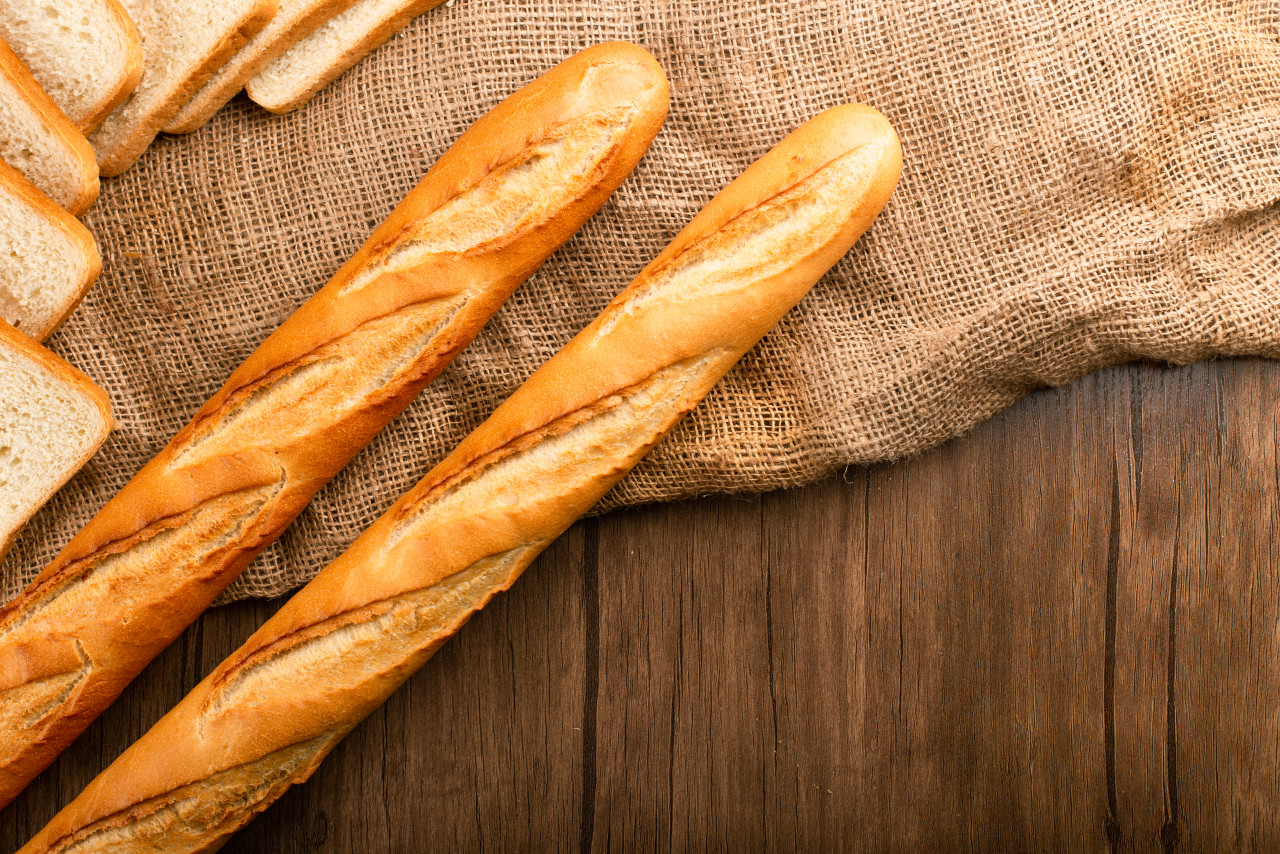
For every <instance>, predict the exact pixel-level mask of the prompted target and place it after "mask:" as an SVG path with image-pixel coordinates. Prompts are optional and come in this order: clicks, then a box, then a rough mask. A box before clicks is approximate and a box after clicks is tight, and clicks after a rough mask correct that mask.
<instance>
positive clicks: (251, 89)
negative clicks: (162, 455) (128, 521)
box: [0, 0, 443, 558]
mask: <svg viewBox="0 0 1280 854" xmlns="http://www.w3.org/2000/svg"><path fill="white" fill-rule="evenodd" d="M441 2H443V0H0V558H2V557H3V554H4V552H5V551H6V550H7V548H8V546H9V545H10V544H11V543H12V541H13V539H14V537H15V536H16V534H17V532H18V531H19V530H20V529H21V527H22V526H23V525H24V524H25V523H26V521H27V520H28V519H29V518H30V517H31V516H32V515H34V513H35V511H36V510H37V509H39V507H40V506H41V505H42V504H43V503H44V502H45V501H46V500H48V498H49V497H50V495H52V494H53V492H55V491H56V490H57V489H58V488H59V487H61V486H62V484H63V483H65V482H66V481H67V480H68V479H69V478H70V477H71V475H73V474H74V473H75V472H76V470H77V469H79V468H80V466H82V465H83V464H84V462H85V461H86V460H87V459H88V458H89V457H90V456H92V454H93V453H94V451H96V450H97V448H98V446H99V445H101V443H102V442H103V440H104V439H105V438H106V435H107V433H108V431H109V430H110V425H111V416H110V411H109V408H108V407H107V398H106V395H105V394H104V393H103V392H102V391H101V389H99V388H97V387H96V386H94V385H93V384H92V383H91V382H90V381H89V380H88V378H86V377H85V376H84V375H82V374H80V373H78V372H77V371H76V370H75V369H74V368H72V367H71V366H70V365H67V364H66V363H65V362H62V361H61V360H60V359H58V358H57V357H56V356H54V355H53V354H51V353H49V352H48V351H47V350H45V349H44V348H43V347H41V346H40V344H39V343H38V342H41V341H43V340H44V339H45V338H46V337H48V336H49V335H50V334H51V333H52V332H53V331H54V330H55V329H56V328H57V327H58V326H59V325H60V324H61V323H62V321H63V320H65V319H66V318H67V317H68V316H69V315H70V314H71V312H72V311H74V310H75V307H76V305H77V304H78V303H79V302H80V299H81V298H82V297H83V296H84V295H85V293H86V292H87V291H88V290H89V288H90V286H91V285H92V284H93V282H94V280H95V279H96V278H97V275H98V271H99V268H100V266H101V258H100V257H99V254H98V249H97V245H96V244H95V242H94V239H93V237H92V236H91V235H90V233H89V231H88V230H87V229H86V228H85V226H84V225H82V224H81V223H80V221H79V219H77V218H78V217H80V216H82V215H83V214H84V213H85V212H86V211H88V210H89V208H90V207H91V206H92V205H93V203H94V201H95V200H96V199H97V197H98V179H99V175H102V176H108V177H109V176H114V175H119V174H120V173H122V172H124V171H125V170H127V169H128V168H129V167H130V166H132V165H133V164H134V163H135V162H136V161H137V159H138V158H139V157H140V156H141V155H142V153H143V152H144V151H145V150H146V149H147V147H148V146H149V145H150V144H151V142H152V141H153V140H154V139H155V138H156V136H157V135H158V134H159V133H160V132H161V131H167V132H170V133H189V132H191V131H194V130H196V129H197V128H199V127H201V126H202V125H203V124H204V123H205V122H207V121H208V120H209V119H210V118H211V117H212V116H213V115H214V114H215V113H216V112H218V110H219V109H221V108H222V106H223V105H224V104H226V103H227V101H229V100H230V99H231V98H233V97H234V96H235V95H236V94H237V93H238V92H240V91H241V90H242V89H243V90H247V92H248V94H249V96H250V97H251V98H252V99H253V100H254V101H256V102H257V103H259V104H261V105H262V106H263V107H265V108H266V109H268V110H271V111H272V112H277V113H283V112H288V111H290V110H293V109H296V108H297V107H299V106H301V105H302V104H304V103H306V102H307V101H308V100H310V99H311V97H312V96H313V95H315V93H316V92H318V91H319V90H320V89H322V88H323V87H324V86H326V85H327V84H328V83H329V82H331V81H332V80H334V79H335V78H337V77H338V76H339V75H341V74H342V73H343V72H345V71H346V70H347V69H348V68H350V67H351V66H352V65H354V64H355V63H356V62H358V61H359V60H360V59H361V58H363V57H364V56H365V55H366V54H368V53H369V52H370V51H372V50H373V49H375V48H376V47H378V46H379V45H380V44H382V43H383V42H384V41H386V40H387V39H388V38H390V37H391V36H392V35H393V34H395V33H396V32H397V31H399V30H400V29H401V28H403V27H404V26H405V25H406V24H407V23H409V21H411V20H412V19H413V18H414V17H415V16H417V15H419V14H421V13H423V12H425V11H427V10H429V9H431V8H433V7H435V6H437V5H439V4H440V3H441ZM51 434H57V436H58V437H59V438H60V439H61V440H65V441H60V442H49V441H45V439H46V438H47V437H48V436H49V435H51ZM37 439H38V441H37Z"/></svg>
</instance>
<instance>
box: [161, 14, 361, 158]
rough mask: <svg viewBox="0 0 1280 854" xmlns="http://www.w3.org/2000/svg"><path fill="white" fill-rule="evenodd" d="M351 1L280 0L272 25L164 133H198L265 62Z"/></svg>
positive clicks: (198, 94)
mask: <svg viewBox="0 0 1280 854" xmlns="http://www.w3.org/2000/svg"><path fill="white" fill-rule="evenodd" d="M353 2H355V0H280V11H279V12H277V13H276V16H275V17H274V18H273V19H272V20H271V23H270V24H267V26H266V28H265V29H263V31H262V32H260V33H258V34H257V35H256V36H254V37H253V38H251V39H250V40H249V43H248V44H246V45H245V46H244V47H242V48H241V49H240V52H239V53H237V54H236V55H235V56H233V57H231V59H230V61H228V62H227V64H226V65H224V66H222V68H220V69H218V73H217V74H214V75H213V77H211V78H209V82H208V83H206V84H204V86H203V87H202V88H201V89H200V91H199V92H197V93H196V94H195V97H194V98H192V99H191V100H190V101H188V102H187V105H186V106H185V107H183V108H182V109H181V110H180V111H178V115H176V116H174V117H173V121H171V122H169V124H168V125H166V126H165V131H166V132H167V133H191V132H192V131H195V130H198V129H199V128H200V127H202V126H203V125H204V123H205V122H207V121H209V119H211V118H213V115H214V113H216V112H218V110H221V109H222V107H223V106H224V105H225V104H226V103H227V102H228V101H230V100H231V99H232V98H234V97H235V96H236V93H237V92H239V91H240V90H241V89H243V88H244V84H245V83H248V82H249V78H251V77H253V75H255V74H257V73H258V72H259V71H261V70H262V69H263V67H264V66H266V64H267V63H268V62H270V61H271V60H273V59H275V58H276V57H277V56H279V55H280V54H281V53H283V52H284V51H285V50H286V49H288V48H289V47H292V46H293V45H294V44H296V43H297V42H298V41H299V40H300V39H303V38H306V37H307V36H309V35H311V33H313V32H315V30H316V28H317V27H319V26H320V25H321V24H323V23H324V22H325V21H328V20H329V19H330V18H332V17H333V16H334V15H337V14H339V13H340V12H343V11H345V10H346V9H347V8H349V7H350V6H351V4H352V3H353Z"/></svg>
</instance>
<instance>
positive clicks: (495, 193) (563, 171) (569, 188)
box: [340, 107, 636, 297]
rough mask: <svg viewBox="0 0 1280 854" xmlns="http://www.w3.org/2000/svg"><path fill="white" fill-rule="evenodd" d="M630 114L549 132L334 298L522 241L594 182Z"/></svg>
mask: <svg viewBox="0 0 1280 854" xmlns="http://www.w3.org/2000/svg"><path fill="white" fill-rule="evenodd" d="M635 116H636V111H635V109H634V108H633V107H614V108H612V109H609V110H602V111H597V112H595V113H590V114H587V115H585V116H582V117H580V118H578V119H576V120H573V121H569V122H564V123H562V124H560V125H557V126H555V127H553V128H551V130H550V131H549V132H548V133H547V135H546V136H544V137H543V138H541V139H539V140H535V141H534V142H531V143H530V144H529V145H528V146H527V147H526V148H525V149H524V150H523V151H522V152H521V153H520V155H519V156H517V157H516V158H515V159H513V160H511V161H508V162H506V163H502V164H499V165H497V166H495V167H494V168H493V169H492V170H491V171H489V173H488V174H486V175H485V176H484V177H483V178H482V179H481V180H480V181H479V182H477V183H476V184H475V185H473V186H471V187H468V188H467V189H466V190H464V191H463V192H461V193H459V194H458V195H456V196H453V197H452V198H450V199H449V200H448V201H446V202H445V203H444V204H442V205H440V207H438V208H436V209H435V210H434V211H432V212H431V213H430V214H428V215H426V216H424V217H421V218H419V219H418V220H417V221H416V222H415V223H414V224H413V225H412V226H410V227H409V228H408V229H406V230H405V231H404V232H402V233H400V234H399V235H397V236H396V238H395V240H394V241H393V242H391V243H389V244H387V245H386V246H384V247H382V248H380V249H379V250H378V252H377V254H376V255H375V256H374V258H373V259H372V260H371V261H370V262H369V264H368V265H367V266H366V267H364V268H363V269H362V270H361V271H360V273H359V274H358V275H356V276H354V277H353V278H352V279H351V281H350V282H348V283H347V284H346V286H344V287H343V289H342V291H341V292H340V296H342V297H345V296H347V295H348V294H350V293H353V292H355V291H359V290H361V289H363V288H365V287H367V286H368V285H370V284H372V283H373V282H376V281H377V280H378V279H380V278H382V277H383V276H387V275H394V274H396V273H401V272H404V271H407V270H411V269H413V268H414V267H417V266H420V265H422V264H424V263H426V262H428V261H430V260H431V259H432V258H433V257H435V256H439V255H461V254H464V253H480V252H485V251H489V250H492V249H493V248H496V247H499V246H506V245H509V244H510V243H512V242H514V241H516V240H518V239H520V238H521V237H522V236H523V235H525V234H527V233H528V232H529V231H530V230H531V229H534V228H537V227H538V225H540V224H541V223H543V222H545V221H547V220H548V219H549V218H551V217H552V216H554V215H555V214H556V213H557V212H558V211H559V210H561V209H563V208H564V206H565V205H566V204H568V203H570V202H572V201H575V200H577V199H579V198H582V197H583V196H584V195H586V194H587V193H588V192H589V191H590V190H591V189H592V188H593V187H595V186H596V185H597V184H598V183H599V180H600V175H601V173H602V172H603V171H604V170H605V169H606V168H607V167H608V165H609V162H610V160H611V158H612V156H613V155H614V154H615V153H616V152H617V150H618V147H619V145H621V143H622V142H623V141H624V140H625V139H626V138H627V137H628V135H629V133H630V130H631V126H632V124H633V123H634V120H635ZM549 187H550V188H555V189H554V191H549V190H548V188H549Z"/></svg>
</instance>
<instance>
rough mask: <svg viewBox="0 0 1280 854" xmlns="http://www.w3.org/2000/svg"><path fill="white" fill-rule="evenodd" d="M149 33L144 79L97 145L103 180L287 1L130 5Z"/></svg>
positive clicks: (141, 1)
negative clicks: (282, 2)
mask: <svg viewBox="0 0 1280 854" xmlns="http://www.w3.org/2000/svg"><path fill="white" fill-rule="evenodd" d="M124 5H125V8H126V9H127V10H128V12H129V15H130V16H131V17H132V18H133V21H134V23H135V24H137V25H138V32H139V33H140V34H141V36H142V55H143V63H142V80H141V82H140V83H138V88H137V89H136V90H135V91H134V93H133V95H132V96H131V97H130V98H129V99H128V100H127V101H125V102H124V103H123V104H121V105H120V106H119V107H117V108H116V109H115V111H114V112H112V113H111V115H109V116H107V118H106V119H105V120H104V121H103V122H102V124H101V125H100V126H99V127H98V129H97V130H96V131H94V133H93V135H92V136H90V137H89V141H90V142H92V143H93V147H94V149H95V150H96V151H97V152H98V166H99V167H100V168H101V169H102V174H103V175H108V176H110V175H119V174H120V173H121V172H124V171H125V170H126V169H128V168H129V167H130V166H132V165H133V164H134V162H135V161H136V160H137V159H138V158H139V157H140V156H141V155H142V152H144V151H146V150H147V146H149V145H150V144H151V141H152V140H154V139H155V138H156V134H158V133H159V132H160V130H161V129H162V128H163V127H164V126H165V125H167V124H168V123H169V122H170V120H172V119H173V117H174V116H175V115H177V113H178V110H180V109H182V107H183V105H184V104H186V103H187V101H189V100H191V96H192V95H194V94H195V93H196V91H197V90H198V89H199V88H200V87H201V86H203V85H204V84H205V82H206V81H207V80H208V79H209V78H210V77H211V76H212V75H213V73H214V72H215V71H217V70H218V69H219V68H221V67H222V65H223V63H225V62H226V61H227V60H228V59H230V58H231V57H232V56H233V55H234V54H235V52H236V51H238V50H239V49H240V48H241V47H243V46H244V43H245V42H247V41H248V40H249V39H250V38H252V37H253V36H255V35H257V34H258V32H260V31H261V30H262V28H263V27H265V26H266V25H267V23H268V22H270V20H271V19H272V18H273V17H274V16H275V14H276V10H277V9H278V8H279V6H280V2H279V0H124Z"/></svg>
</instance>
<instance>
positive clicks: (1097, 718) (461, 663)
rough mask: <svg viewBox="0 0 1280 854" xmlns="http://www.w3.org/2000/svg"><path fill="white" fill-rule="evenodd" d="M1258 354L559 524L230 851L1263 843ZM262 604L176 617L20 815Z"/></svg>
mask: <svg viewBox="0 0 1280 854" xmlns="http://www.w3.org/2000/svg"><path fill="white" fill-rule="evenodd" d="M1277 399H1280V366H1277V365H1273V364H1269V363H1263V362H1254V361H1243V362H1219V363H1213V364H1208V365H1196V366H1192V367H1189V368H1179V369H1167V368H1159V367H1154V366H1126V367H1121V368H1117V369H1113V370H1110V371H1106V372H1104V373H1102V374H1099V375H1095V376H1093V377H1088V378H1086V379H1084V380H1082V381H1080V382H1078V383H1075V384H1073V385H1071V386H1068V387H1066V388H1063V389H1057V390H1046V391H1042V392H1039V393H1036V394H1034V395H1032V396H1031V397H1030V398H1028V399H1027V400H1024V401H1023V402H1022V403H1021V404H1019V405H1018V406H1016V407H1014V408H1013V409H1011V410H1010V411H1008V412H1005V413H1004V414H1003V415H1001V416H999V417H997V418H996V419H994V420H993V421H991V422H989V423H987V424H986V425H984V426H983V427H981V428H979V429H978V430H977V431H976V432H974V433H973V434H971V435H969V436H967V437H964V438H962V439H959V440H957V441H953V442H951V443H950V444H948V445H946V446H945V447H942V448H940V449H938V450H935V451H933V452H931V453H928V454H925V455H923V456H921V457H919V458H918V459H914V460H910V461H907V462H903V463H899V464H896V465H885V466H877V467H874V468H871V469H865V470H864V469H856V470H850V471H848V472H846V473H844V475H843V476H842V477H836V478H832V479H831V480H828V481H826V482H824V483H820V484H817V485H814V486H812V487H809V488H806V489H802V490H797V491H794V492H790V493H779V494H773V495H766V496H763V497H760V498H752V499H732V498H715V499H707V500H703V501H698V502H691V503H685V504H680V505H674V506H665V507H652V508H646V509H641V510H638V511H629V512H623V513H617V514H614V515H611V516H607V517H605V518H601V519H598V520H593V521H587V522H584V523H580V524H579V525H577V526H576V527H575V528H573V529H572V531H571V532H570V533H569V534H567V535H566V536H565V537H564V538H563V539H562V540H561V541H560V542H559V543H557V544H556V545H555V546H554V547H553V548H552V549H551V550H550V551H549V552H548V553H547V554H545V555H544V556H543V557H542V559H540V560H539V561H538V563H537V564H535V565H534V567H533V568H531V569H530V570H529V572H528V573H527V574H526V576H525V578H524V579H522V580H521V581H520V583H519V584H518V585H517V586H516V588H515V589H514V590H513V591H512V592H511V593H509V594H507V595H506V596H505V597H503V598H502V599H500V600H499V601H498V602H496V603H495V604H494V605H493V606H492V607H490V608H489V609H488V610H486V611H485V612H483V613H482V614H480V615H479V616H478V617H476V618H475V619H474V620H472V622H471V624H470V625H469V626H467V627H466V628H465V629H464V630H463V631H462V632H461V633H460V635H459V636H458V637H457V638H456V639H454V640H453V641H452V642H450V643H449V644H448V645H447V646H446V647H445V648H444V650H443V651H441V652H440V653H439V654H438V655H437V656H436V658H435V659H433V660H432V661H431V662H430V663H429V664H428V665H427V667H426V668H425V669H424V670H423V671H422V672H421V673H419V674H418V675H417V676H416V677H415V678H414V679H412V680H411V681H410V683H409V684H408V685H407V686H406V687H405V688H404V689H402V690H401V691H400V693H399V694H397V695H396V696H395V697H394V698H393V699H392V701H391V702H390V703H389V704H388V705H387V706H386V707H385V708H384V709H382V710H380V711H378V712H377V713H375V714H374V715H373V716H372V717H371V718H370V719H369V720H368V721H366V722H365V724H364V725H362V726H361V727H360V728H359V729H358V730H357V731H356V732H355V733H353V734H352V736H351V737H350V738H349V739H348V740H347V741H346V742H345V743H344V744H343V745H342V746H341V747H339V749H338V750H337V751H336V752H335V753H334V755H333V756H332V757H330V759H329V760H328V761H327V762H326V763H325V765H324V766H323V767H322V768H321V769H320V771H319V772H318V773H317V774H316V776H315V778H313V780H312V781H311V782H310V783H309V784H307V785H305V786H302V787H299V788H296V789H294V790H293V791H292V792H291V793H289V794H288V795H287V796H286V797H285V798H284V799H283V800H282V801H281V802H280V803H279V804H277V805H276V806H275V807H273V808H272V809H271V810H270V811H269V812H268V813H267V814H266V815H264V816H263V817H262V818H260V819H259V820H258V821H257V822H255V823H254V824H253V825H251V826H250V827H249V828H248V829H247V830H245V831H244V832H242V833H241V834H240V835H239V836H238V837H236V838H235V839H234V840H233V841H232V842H231V843H230V844H229V845H228V846H227V847H226V849H224V850H225V851H227V852H236V854H244V852H268V851H270V852H277V851H279V852H384V851H394V852H426V851H458V850H468V851H470V850H481V849H483V850H486V851H524V850H578V849H580V850H583V851H586V850H593V851H604V850H616V851H624V850H627V851H632V850H641V851H648V850H704V849H712V850H737V851H744V850H762V849H767V850H775V851H831V850H850V851H921V850H948V851H1011V850H1012V851H1017V850H1066V849H1071V850H1085V851H1102V852H1107V851H1157V852H1161V851H1180V852H1201V851H1204V852H1209V851H1225V850H1259V851H1267V850H1271V851H1274V850H1280V799H1278V797H1277V796H1278V794H1280V761H1278V757H1280V715H1278V710H1280V703H1278V702H1277V701H1278V700H1280V657H1278V655H1277V651H1278V650H1277V646H1278V645H1280V578H1277V572H1278V570H1280V530H1277V523H1278V521H1280V520H1278V519H1277V496H1278V495H1280V461H1278V460H1277V449H1278V448H1280V409H1278V408H1277V406H1276V401H1277ZM278 605H279V603H249V604H240V605H236V606H232V607H229V608H224V609H219V610H215V611H213V612H211V613H209V614H207V615H205V617H204V618H203V619H202V620H201V621H200V622H199V623H197V624H196V625H195V626H193V627H192V629H191V630H189V631H188V632H187V633H186V634H185V635H183V637H182V639H181V640H180V641H179V642H178V643H176V644H175V645H174V646H173V647H172V648H171V649H170V650H169V651H168V652H167V653H166V654H165V655H164V656H163V657H162V658H160V659H159V660H158V661H157V662H155V663H154V664H153V665H152V667H151V668H150V669H149V670H148V671H147V672H146V673H145V674H144V675H143V676H142V677H141V678H140V679H139V680H138V682H137V683H135V684H134V685H133V686H132V687H131V688H130V689H129V691H128V693H127V694H126V695H125V696H124V698H122V700H121V701H120V702H119V703H117V704H116V706H115V707H113V708H112V709H111V710H110V711H109V712H108V713H107V715H106V716H105V717H104V718H103V719H102V720H100V721H99V722H98V723H97V724H95V725H94V726H93V728H92V729H90V730H89V732H88V733H86V734H85V736H84V737H82V738H81V739H80V741H79V742H78V743H77V744H76V745H75V746H74V747H73V749H72V750H70V751H69V752H68V753H67V754H65V755H64V756H63V757H62V759H61V760H60V761H59V762H58V763H57V764H56V765H55V766H54V767H53V768H51V769H50V770H49V771H48V772H46V773H45V774H44V775H43V776H42V777H41V778H40V779H39V780H38V781H37V782H36V783H35V784H34V785H32V786H31V787H30V789H29V790H28V791H27V792H26V793H25V794H24V795H23V796H22V798H21V799H20V800H19V801H17V802H16V803H15V804H14V805H13V806H11V807H10V808H9V809H7V810H5V811H4V812H3V813H0V850H3V851H9V850H13V849H14V848H16V847H17V846H18V845H20V844H21V843H22V842H23V841H25V839H26V838H27V837H28V836H29V835H30V834H32V833H34V832H35V831H36V830H37V829H38V828H39V826H40V825H41V824H42V823H43V822H44V821H45V820H47V819H48V818H49V817H50V816H52V815H53V813H54V812H55V811H56V810H57V808H58V807H59V806H60V805H61V804H63V803H64V802H66V801H67V800H69V799H70V798H71V797H72V796H74V795H75V793H76V792H78V791H79V789H80V788H81V787H82V786H83V785H84V784H85V783H87V782H88V781H89V779H91V777H92V776H93V775H94V774H95V773H96V772H97V771H98V770H100V769H101V768H102V767H103V766H104V765H105V764H106V763H107V762H109V761H110V760H111V759H112V758H113V757H115V756H116V755H117V754H118V753H119V752H120V751H121V750H122V749H123V748H124V747H125V746H126V745H127V744H128V743H129V742H130V741H131V740H132V739H134V738H136V737H137V736H138V735H140V734H141V733H142V732H143V730H144V729H145V728H146V727H147V726H148V725H149V724H150V723H151V722H153V721H154V720H155V719H156V718H157V717H159V715H160V714H161V713H162V712H163V711H164V710H166V709H167V708H168V707H169V706H170V705H171V704H173V703H174V702H176V701H177V700H178V699H179V697H180V696H181V695H182V694H183V693H184V692H185V691H186V690H187V689H188V688H189V687H191V686H192V685H194V684H195V682H196V681H197V680H198V679H199V678H200V677H202V676H203V675H204V674H205V673H207V672H208V671H209V670H210V669H212V668H213V666H214V665H215V664H216V663H217V662H218V661H220V660H221V659H222V657H223V656H225V655H226V654H227V653H229V652H230V651H231V650H232V649H234V648H235V647H236V646H238V645H239V644H240V642H241V641H243V639H244V638H245V637H247V636H248V634H249V633H250V632H251V630H252V629H253V628H254V627H255V626H256V625H257V624H258V623H259V622H260V621H261V620H263V619H264V618H265V617H266V616H267V615H268V614H270V613H271V612H272V611H273V610H274V608H276V607H278Z"/></svg>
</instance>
